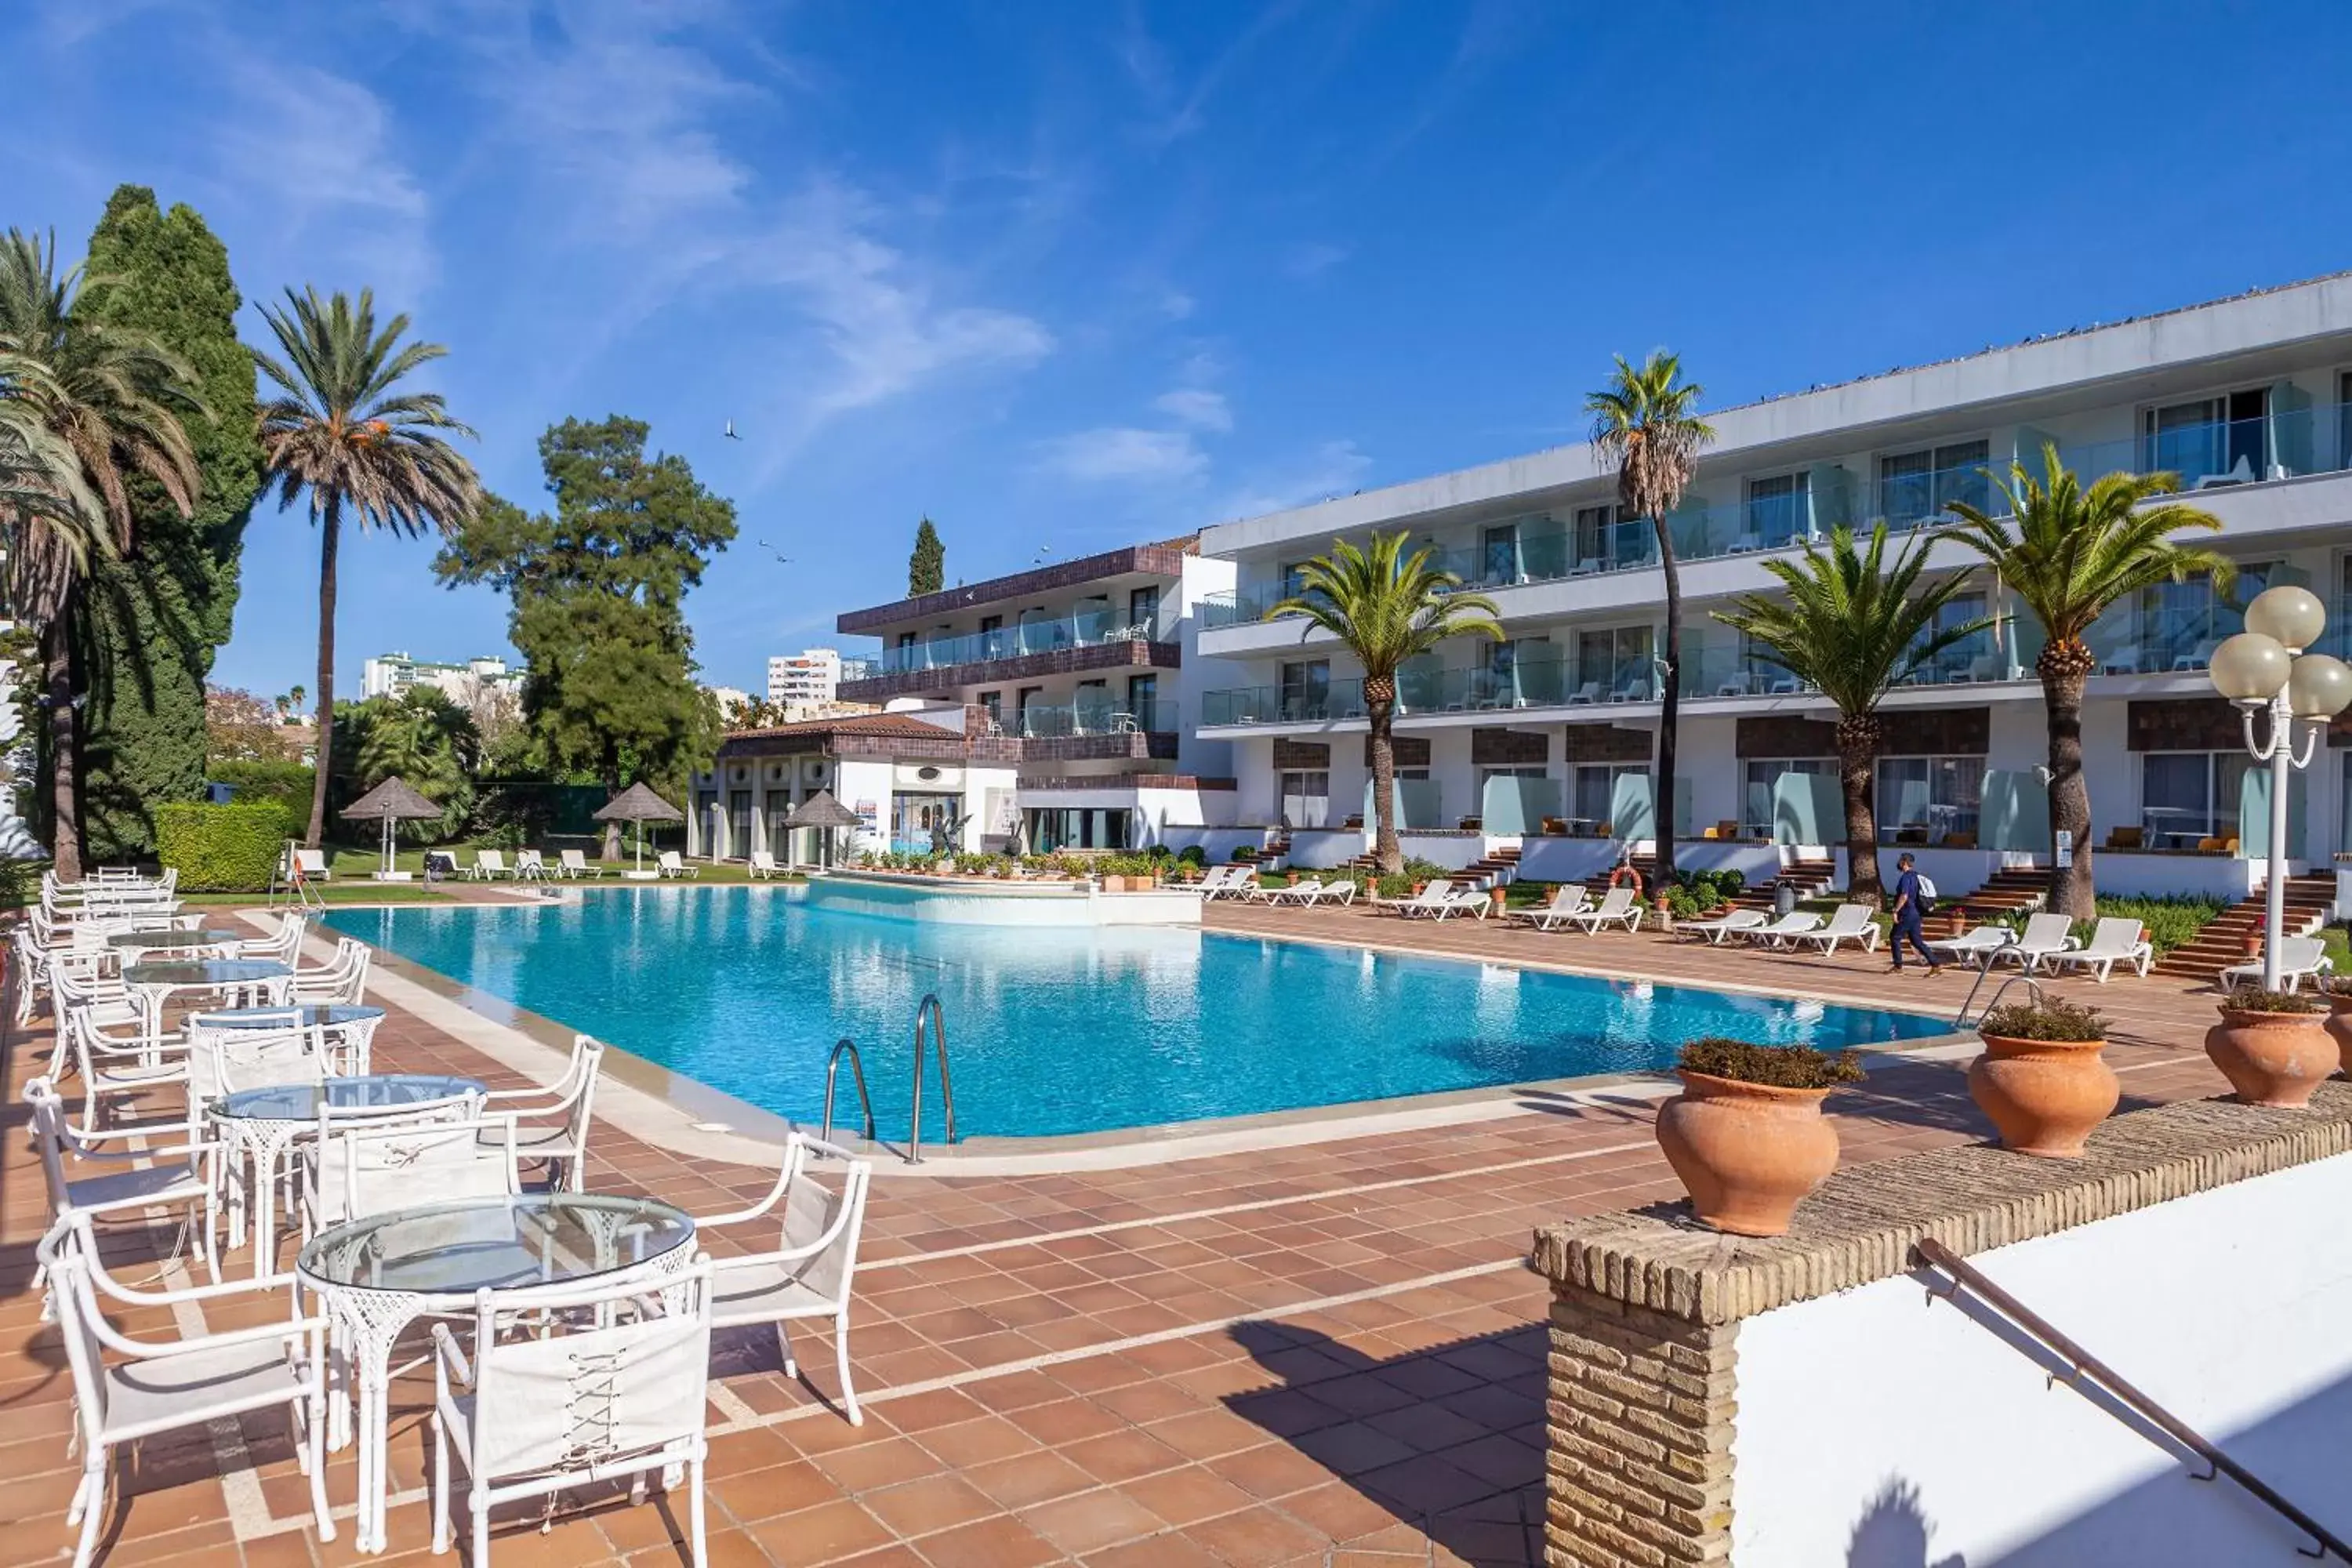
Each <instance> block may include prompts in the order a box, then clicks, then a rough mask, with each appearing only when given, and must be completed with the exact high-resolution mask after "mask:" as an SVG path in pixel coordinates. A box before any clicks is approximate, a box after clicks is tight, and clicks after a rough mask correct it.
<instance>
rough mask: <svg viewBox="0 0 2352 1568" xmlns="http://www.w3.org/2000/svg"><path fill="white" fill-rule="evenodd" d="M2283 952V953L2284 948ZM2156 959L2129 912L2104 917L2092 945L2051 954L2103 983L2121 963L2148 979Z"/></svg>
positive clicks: (2055, 963) (2060, 962)
mask: <svg viewBox="0 0 2352 1568" xmlns="http://www.w3.org/2000/svg"><path fill="white" fill-rule="evenodd" d="M2281 952H2282V953H2283V952H2284V949H2282V950H2281ZM2155 962H2156V949H2155V948H2154V947H2153V946H2151V945H2150V944H2148V943H2147V942H2142V941H2140V939H2139V921H2137V920H2135V919H2133V918H2132V917H2131V916H2129V915H2125V916H2120V917H2111V918H2109V919H2107V920H2103V921H2100V922H2099V923H2098V925H2097V927H2096V928H2095V929H2094V930H2093V931H2092V932H2091V940H2090V942H2089V944H2088V945H2086V946H2083V947H2078V948H2074V949H2073V950H2072V951H2070V952H2053V953H2052V954H2051V955H2050V963H2051V964H2052V965H2053V967H2063V968H2068V969H2072V968H2074V966H2076V965H2077V964H2079V965H2081V966H2082V967H2083V968H2084V969H2088V970H2090V971H2091V972H2092V973H2093V974H2094V975H2095V976H2096V978H2097V980H2098V982H2099V984H2102V985H2105V984H2106V983H2107V976H2108V975H2110V974H2113V973H2115V969H2116V964H2118V963H2128V964H2130V965H2131V966H2132V968H2133V969H2135V970H2137V971H2138V973H2139V977H2140V978H2141V979H2143V980H2145V979H2147V971H2148V966H2149V965H2150V964H2152V963H2155Z"/></svg>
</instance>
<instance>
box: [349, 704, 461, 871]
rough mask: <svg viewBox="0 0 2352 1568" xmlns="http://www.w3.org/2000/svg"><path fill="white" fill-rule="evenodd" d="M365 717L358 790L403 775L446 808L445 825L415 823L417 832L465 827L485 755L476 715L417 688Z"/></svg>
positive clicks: (365, 710)
mask: <svg viewBox="0 0 2352 1568" xmlns="http://www.w3.org/2000/svg"><path fill="white" fill-rule="evenodd" d="M360 717H361V718H362V719H363V720H365V721H367V722H366V724H365V733H364V735H363V736H362V739H361V741H360V744H359V752H358V756H357V758H356V759H355V761H356V764H357V766H356V772H357V774H358V777H357V779H356V781H355V783H356V784H357V785H358V787H360V788H362V789H373V788H374V787H375V786H376V785H377V784H382V783H383V781H384V780H385V779H387V778H390V777H392V776H393V775H394V773H397V774H399V775H400V776H401V777H402V778H404V779H405V780H406V781H408V783H409V784H413V785H415V787H416V788H417V789H418V790H420V791H422V792H423V793H424V794H425V795H426V796H427V797H428V798H429V799H433V800H437V801H439V802H441V804H442V805H443V806H444V807H445V808H446V809H445V810H444V812H443V814H442V816H441V818H440V820H439V821H437V822H429V823H423V824H417V825H413V826H412V828H411V831H412V832H413V833H415V834H416V835H417V836H420V837H424V836H437V835H439V834H441V833H443V832H445V831H448V830H452V829H454V828H456V827H457V826H458V825H459V824H461V823H462V822H463V821H464V820H465V816H466V811H467V807H468V806H469V805H471V803H472V798H473V777H474V773H475V770H476V769H477V767H478V765H479V763H480V762H481V753H482V734H481V731H480V730H478V728H476V727H475V724H474V719H473V715H472V714H470V713H468V712H467V711H466V710H465V709H464V708H462V707H460V706H459V705H458V704H457V703H456V702H454V701H452V700H450V699H449V698H448V697H447V696H446V695H445V694H444V693H442V692H441V691H438V690H436V689H434V688H432V687H430V686H417V687H411V688H410V689H408V690H406V691H404V692H403V693H402V694H401V695H400V696H398V697H396V698H380V699H378V700H375V701H373V702H370V703H367V704H365V705H364V706H363V707H362V710H361V712H360Z"/></svg>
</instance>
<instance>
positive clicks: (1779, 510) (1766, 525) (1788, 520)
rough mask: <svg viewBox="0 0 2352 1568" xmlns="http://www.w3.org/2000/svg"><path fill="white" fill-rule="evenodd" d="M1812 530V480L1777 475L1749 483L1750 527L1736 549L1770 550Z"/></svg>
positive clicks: (1803, 476) (1807, 475)
mask: <svg viewBox="0 0 2352 1568" xmlns="http://www.w3.org/2000/svg"><path fill="white" fill-rule="evenodd" d="M1811 528H1812V476H1811V475H1810V474H1773V475H1770V476H1769V477H1767V478H1764V479H1750V480H1748V527H1747V529H1746V530H1745V531H1744V532H1743V533H1742V535H1741V537H1740V538H1739V539H1738V540H1736V541H1734V544H1735V546H1745V547H1747V548H1748V549H1755V548H1757V547H1759V546H1761V547H1762V548H1764V549H1766V550H1769V549H1772V548H1773V547H1775V546H1776V545H1781V544H1786V543H1788V542H1790V540H1792V539H1794V538H1796V537H1797V536H1798V535H1800V534H1802V533H1808V532H1810V531H1811Z"/></svg>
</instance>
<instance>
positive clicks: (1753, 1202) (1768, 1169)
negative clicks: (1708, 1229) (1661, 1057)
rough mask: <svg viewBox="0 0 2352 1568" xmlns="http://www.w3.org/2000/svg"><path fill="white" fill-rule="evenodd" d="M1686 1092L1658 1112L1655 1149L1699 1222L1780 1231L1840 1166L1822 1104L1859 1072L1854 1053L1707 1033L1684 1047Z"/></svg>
mask: <svg viewBox="0 0 2352 1568" xmlns="http://www.w3.org/2000/svg"><path fill="white" fill-rule="evenodd" d="M1675 1070H1676V1074H1677V1076H1679V1077H1680V1078H1681V1079H1682V1080H1683V1091H1682V1093H1680V1094H1678V1095H1676V1096H1675V1098H1674V1099H1672V1100H1668V1101H1666V1103H1665V1104H1664V1105H1663V1106H1661V1107H1660V1108H1659V1110H1658V1147H1659V1148H1661V1149H1663V1150H1664V1152H1665V1156H1666V1163H1668V1164H1669V1165H1672V1166H1673V1167H1674V1168H1675V1175H1676V1176H1678V1177H1680V1178H1681V1179H1682V1184H1683V1186H1684V1188H1685V1190H1687V1191H1688V1192H1689V1194H1690V1199H1691V1207H1692V1208H1693V1209H1694V1210H1696V1212H1697V1214H1698V1217H1699V1220H1700V1222H1701V1223H1702V1224H1705V1225H1707V1226H1713V1227H1714V1228H1715V1229H1717V1230H1721V1231H1727V1232H1729V1233H1730V1234H1732V1235H1734V1236H1779V1235H1780V1234H1781V1233H1782V1232H1784V1231H1786V1230H1787V1229H1788V1228H1789V1219H1790V1215H1793V1214H1794V1213H1795V1212H1796V1208H1797V1204H1798V1202H1799V1200H1801V1198H1803V1197H1804V1195H1805V1194H1807V1193H1810V1192H1811V1191H1812V1190H1813V1189H1814V1188H1815V1187H1818V1186H1820V1185H1821V1184H1822V1182H1824V1181H1825V1180H1827V1179H1828V1177H1829V1173H1831V1172H1832V1171H1834V1170H1836V1169H1837V1160H1838V1141H1837V1130H1836V1129H1835V1128H1833V1127H1832V1126H1831V1125H1830V1124H1829V1122H1828V1121H1826V1120H1824V1119H1823V1117H1822V1100H1824V1099H1825V1098H1827V1096H1828V1094H1829V1092H1830V1090H1832V1089H1835V1088H1837V1087H1838V1086H1839V1085H1840V1084H1846V1083H1853V1082H1855V1081H1856V1080H1858V1079H1860V1078H1861V1077H1862V1068H1861V1067H1860V1066H1859V1065H1858V1064H1857V1063H1856V1062H1855V1061H1854V1059H1853V1053H1851V1052H1848V1051H1838V1052H1834V1053H1828V1052H1822V1051H1817V1050H1813V1049H1811V1048H1810V1047H1804V1046H1759V1045H1755V1044H1752V1043H1750V1042H1748V1041H1746V1040H1727V1039H1718V1038H1712V1037H1710V1038H1707V1039H1700V1040H1693V1041H1691V1042H1690V1043H1689V1044H1688V1045H1686V1046H1685V1047H1683V1048H1682V1055H1681V1057H1680V1058H1678V1060H1677V1062H1676V1064H1675Z"/></svg>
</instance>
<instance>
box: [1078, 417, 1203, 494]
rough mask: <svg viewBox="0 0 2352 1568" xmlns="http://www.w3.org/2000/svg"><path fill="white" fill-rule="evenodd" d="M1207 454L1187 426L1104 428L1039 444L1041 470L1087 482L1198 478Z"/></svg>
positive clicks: (1162, 481) (1167, 481) (1154, 482)
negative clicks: (1150, 428) (1176, 428)
mask: <svg viewBox="0 0 2352 1568" xmlns="http://www.w3.org/2000/svg"><path fill="white" fill-rule="evenodd" d="M1208 466H1209V458H1208V454H1207V453H1205V452H1203V451H1202V450H1201V447H1200V444H1199V443H1198V442H1196V441H1194V440H1193V439H1192V432H1191V431H1189V430H1144V429H1139V428H1138V427H1136V426H1131V425H1115V426H1102V427H1101V428H1098V429H1094V430H1080V431H1077V432H1076V433H1075V434H1072V435H1068V436H1057V437H1054V438H1053V439H1051V440H1048V441H1043V442H1040V443H1039V444H1038V457H1037V468H1038V469H1039V470H1040V471H1041V472H1044V473H1048V474H1054V475H1056V476H1058V477H1060V478H1063V479H1076V480H1078V481H1080V482H1082V483H1087V484H1113V483H1117V484H1150V485H1160V486H1164V485H1169V484H1172V483H1178V482H1181V481H1186V480H1190V479H1196V478H1198V477H1199V476H1200V475H1201V474H1202V472H1203V471H1204V470H1205V469H1206V468H1208Z"/></svg>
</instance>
